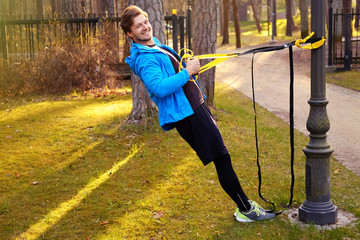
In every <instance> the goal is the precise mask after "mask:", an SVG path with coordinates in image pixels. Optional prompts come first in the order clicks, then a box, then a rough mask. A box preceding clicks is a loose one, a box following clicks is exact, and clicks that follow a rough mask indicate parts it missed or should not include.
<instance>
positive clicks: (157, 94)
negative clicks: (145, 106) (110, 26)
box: [121, 6, 275, 222]
mask: <svg viewBox="0 0 360 240" xmlns="http://www.w3.org/2000/svg"><path fill="white" fill-rule="evenodd" d="M121 27H122V29H123V31H124V32H125V33H126V35H127V36H128V37H130V38H131V39H132V40H133V43H132V46H131V49H130V54H131V56H129V57H127V58H126V63H128V64H129V66H130V68H131V70H132V71H133V72H134V73H135V74H136V75H138V76H139V77H140V79H141V81H142V82H143V83H144V85H145V87H146V89H147V91H148V92H149V95H150V97H151V99H152V100H153V101H154V102H155V104H156V105H157V106H158V109H159V122H160V125H161V127H162V128H163V129H164V130H165V131H168V130H171V129H173V128H176V130H177V131H178V132H179V134H180V135H181V137H182V138H183V139H185V140H186V141H187V142H188V144H189V145H190V146H191V147H192V148H193V149H194V150H195V152H196V153H197V155H198V156H199V158H200V160H201V161H202V162H203V164H204V165H207V164H209V163H211V162H214V164H215V167H216V171H217V174H218V178H219V181H220V184H221V186H222V188H223V189H224V190H225V192H226V193H227V194H228V195H229V196H230V197H231V198H232V199H233V201H234V202H235V203H236V205H237V208H236V211H235V214H234V215H235V217H236V219H237V220H238V221H239V222H254V221H260V220H271V219H273V218H274V217H275V214H274V213H271V212H269V211H266V210H264V209H263V208H261V207H260V205H258V204H257V203H256V202H254V201H251V200H249V199H248V198H247V196H246V194H245V193H244V192H243V190H242V188H241V185H240V183H239V180H238V177H237V176H236V173H235V171H234V170H233V167H232V164H231V158H230V155H229V153H228V151H227V149H226V146H225V144H224V142H223V139H222V136H221V134H220V131H219V129H218V127H217V125H216V122H215V120H214V118H213V116H212V115H211V112H210V109H209V108H208V106H207V105H206V102H205V100H204V96H203V94H202V92H201V89H200V87H199V85H198V83H197V82H196V81H194V80H193V79H194V77H193V75H194V74H197V73H198V72H199V71H200V63H199V60H197V59H193V60H188V61H187V62H186V64H185V63H184V64H183V66H184V68H183V69H181V70H180V71H179V65H180V63H179V61H180V56H179V55H178V54H177V53H176V52H174V50H172V49H171V48H169V47H168V46H165V45H162V44H161V43H160V42H159V41H158V40H157V39H156V38H155V37H153V33H152V27H151V25H150V23H149V20H148V14H147V13H146V12H144V11H143V10H142V9H140V8H138V7H136V6H129V7H127V8H126V9H125V10H124V12H123V13H122V15H121Z"/></svg>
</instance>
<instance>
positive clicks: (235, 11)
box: [232, 0, 241, 48]
mask: <svg viewBox="0 0 360 240" xmlns="http://www.w3.org/2000/svg"><path fill="white" fill-rule="evenodd" d="M232 6H233V14H234V25H235V36H236V48H240V47H241V38H240V34H241V32H240V23H239V17H238V16H239V13H238V7H237V2H236V0H232Z"/></svg>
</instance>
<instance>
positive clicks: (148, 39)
mask: <svg viewBox="0 0 360 240" xmlns="http://www.w3.org/2000/svg"><path fill="white" fill-rule="evenodd" d="M147 32H152V29H148V31H147ZM135 39H136V42H140V43H142V42H148V41H150V40H151V39H152V34H150V37H148V38H142V39H141V38H138V37H136V36H135Z"/></svg>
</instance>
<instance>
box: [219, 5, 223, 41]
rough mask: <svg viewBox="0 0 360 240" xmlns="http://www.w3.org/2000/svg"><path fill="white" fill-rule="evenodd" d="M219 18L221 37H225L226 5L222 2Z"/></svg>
mask: <svg viewBox="0 0 360 240" xmlns="http://www.w3.org/2000/svg"><path fill="white" fill-rule="evenodd" d="M219 15H220V16H219V17H220V35H221V36H224V3H223V1H220V4H219Z"/></svg>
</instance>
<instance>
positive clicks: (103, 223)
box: [100, 220, 109, 225]
mask: <svg viewBox="0 0 360 240" xmlns="http://www.w3.org/2000/svg"><path fill="white" fill-rule="evenodd" d="M108 223H109V221H108V220H106V221H103V222H101V223H100V225H106V224H108Z"/></svg>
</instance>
